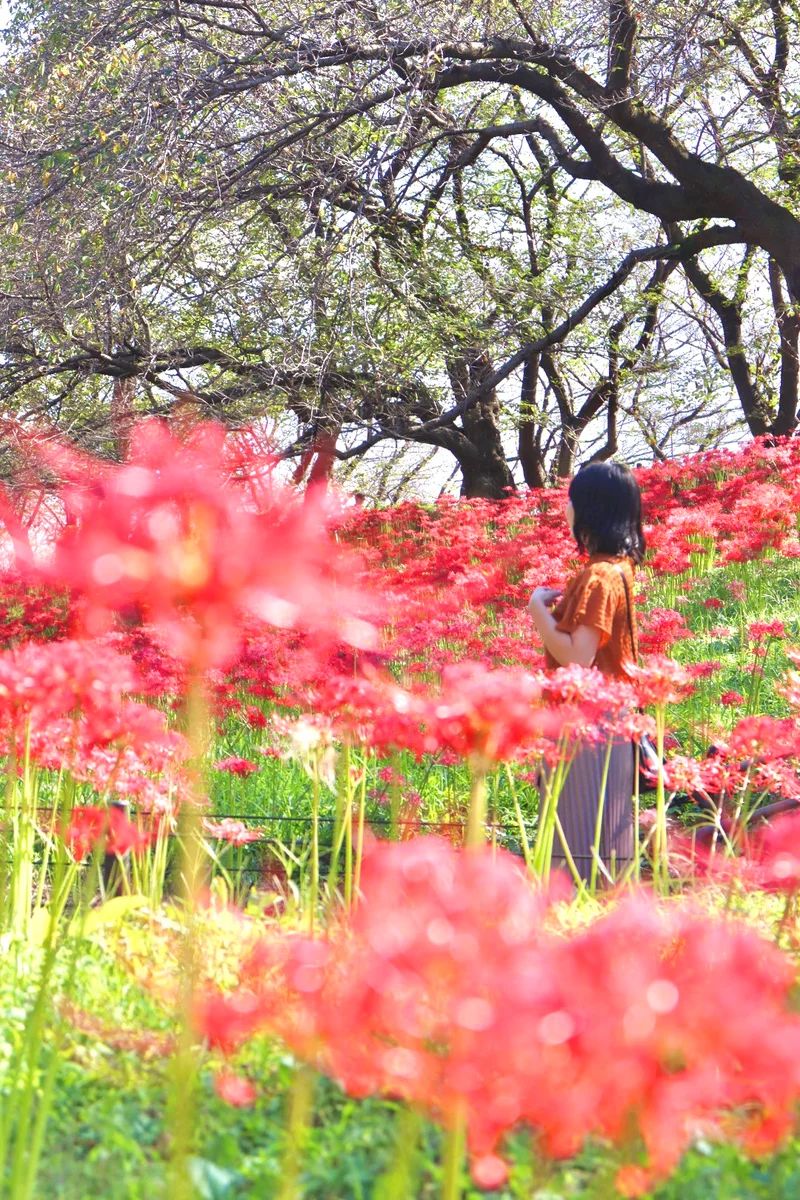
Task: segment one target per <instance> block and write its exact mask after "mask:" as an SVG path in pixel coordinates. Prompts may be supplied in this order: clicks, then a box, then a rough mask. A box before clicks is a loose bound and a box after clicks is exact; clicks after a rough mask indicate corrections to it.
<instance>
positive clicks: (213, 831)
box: [203, 817, 264, 846]
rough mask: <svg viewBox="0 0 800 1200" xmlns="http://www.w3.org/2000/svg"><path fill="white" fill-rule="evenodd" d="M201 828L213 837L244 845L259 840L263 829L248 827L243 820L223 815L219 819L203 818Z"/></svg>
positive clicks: (233, 844) (235, 844) (232, 843)
mask: <svg viewBox="0 0 800 1200" xmlns="http://www.w3.org/2000/svg"><path fill="white" fill-rule="evenodd" d="M203 828H204V829H205V830H206V832H207V833H209V834H210V835H211V837H213V838H220V839H221V840H222V841H224V842H230V843H231V845H232V846H245V845H247V843H248V842H260V841H262V840H263V838H264V830H263V829H250V828H248V827H247V825H245V823H244V821H237V820H235V818H233V817H224V818H223V819H222V820H221V821H209V820H208V819H206V818H205V817H204V818H203Z"/></svg>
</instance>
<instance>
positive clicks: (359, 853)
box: [353, 762, 367, 904]
mask: <svg viewBox="0 0 800 1200" xmlns="http://www.w3.org/2000/svg"><path fill="white" fill-rule="evenodd" d="M366 811H367V764H366V762H365V763H364V770H363V772H362V774H361V790H360V792H359V797H358V833H357V834H356V868H355V876H354V879H353V895H354V897H355V902H356V904H358V894H359V888H360V887H361V860H362V858H363V857H364V819H365V817H366Z"/></svg>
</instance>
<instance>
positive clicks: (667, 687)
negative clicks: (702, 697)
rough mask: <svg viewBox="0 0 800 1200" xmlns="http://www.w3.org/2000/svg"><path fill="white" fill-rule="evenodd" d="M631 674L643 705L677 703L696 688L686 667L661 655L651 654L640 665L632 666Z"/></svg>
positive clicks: (658, 705)
mask: <svg viewBox="0 0 800 1200" xmlns="http://www.w3.org/2000/svg"><path fill="white" fill-rule="evenodd" d="M629 674H630V677H631V682H632V683H633V685H634V687H635V688H636V690H637V692H638V696H639V703H640V704H643V705H648V704H653V705H655V707H656V708H660V707H663V706H664V705H667V704H677V703H678V701H680V700H683V699H685V697H686V696H688V695H689V694H690V693H691V692H692V691H693V690H694V688H693V685H692V683H691V680H690V677H689V673H688V671H687V670H686V668H685V667H681V666H679V664H678V663H676V662H673V660H672V659H671V658H663V657H661V656H659V655H653V656H651V657H650V658H648V659H647V660H646V661H645V663H644V664H642V665H640V666H630V667H629Z"/></svg>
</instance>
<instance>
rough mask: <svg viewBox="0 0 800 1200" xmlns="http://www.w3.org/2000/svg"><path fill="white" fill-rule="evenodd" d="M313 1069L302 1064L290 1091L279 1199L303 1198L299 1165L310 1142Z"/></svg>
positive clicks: (297, 1069) (298, 1199)
mask: <svg viewBox="0 0 800 1200" xmlns="http://www.w3.org/2000/svg"><path fill="white" fill-rule="evenodd" d="M314 1083H315V1077H314V1072H313V1071H312V1070H311V1068H310V1067H307V1066H305V1065H300V1066H298V1067H297V1068H296V1070H295V1075H294V1082H293V1084H292V1090H291V1092H290V1093H289V1118H288V1122H287V1127H286V1152H285V1154H284V1159H283V1170H282V1172H281V1190H280V1193H279V1200H301V1192H300V1187H299V1183H300V1166H301V1163H302V1158H303V1153H304V1151H305V1149H306V1146H307V1143H308V1135H309V1130H310V1126H311V1110H312V1105H313V1100H314Z"/></svg>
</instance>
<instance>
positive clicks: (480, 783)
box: [466, 760, 486, 846]
mask: <svg viewBox="0 0 800 1200" xmlns="http://www.w3.org/2000/svg"><path fill="white" fill-rule="evenodd" d="M485 825H486V764H485V763H484V762H483V761H482V760H478V761H476V762H475V763H473V766H472V785H471V787H470V793H469V819H468V821H467V841H466V844H467V845H468V846H482V845H483V842H484V837H485Z"/></svg>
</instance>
